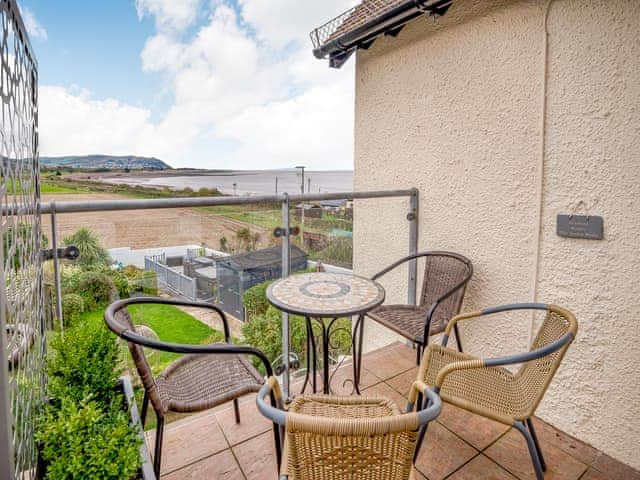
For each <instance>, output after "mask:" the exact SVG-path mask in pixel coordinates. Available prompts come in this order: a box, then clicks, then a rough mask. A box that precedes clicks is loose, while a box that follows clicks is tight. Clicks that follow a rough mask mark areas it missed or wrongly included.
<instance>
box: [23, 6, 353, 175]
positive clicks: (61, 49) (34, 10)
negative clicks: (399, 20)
mask: <svg viewBox="0 0 640 480" xmlns="http://www.w3.org/2000/svg"><path fill="white" fill-rule="evenodd" d="M355 3H357V0H109V1H98V0H89V1H88V0H56V1H55V2H54V1H51V0H20V8H21V10H22V14H23V18H24V20H25V25H26V26H27V30H28V33H29V37H30V40H31V44H32V46H33V49H34V51H35V54H36V58H37V60H38V67H39V68H38V71H39V132H40V155H42V156H61V155H86V154H98V153H99V154H109V155H140V156H155V157H157V158H160V159H162V160H164V161H166V162H167V163H169V164H170V165H171V166H173V167H197V168H229V169H268V168H290V167H293V166H295V165H306V166H307V167H308V168H310V169H314V170H330V169H352V168H353V110H354V98H353V97H354V70H353V65H354V62H353V61H351V62H348V63H347V64H346V65H345V66H344V67H343V68H342V69H340V70H335V69H330V68H329V67H328V64H327V61H326V60H325V61H323V60H318V59H316V58H315V57H314V56H313V54H312V45H311V42H310V40H309V32H310V31H311V30H313V28H315V27H317V26H319V25H321V24H322V23H324V22H326V21H327V20H329V19H331V18H333V17H334V16H336V15H338V14H339V13H341V12H342V11H344V10H346V9H347V8H349V7H350V6H352V5H354V4H355Z"/></svg>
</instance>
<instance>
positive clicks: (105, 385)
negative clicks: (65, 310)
mask: <svg viewBox="0 0 640 480" xmlns="http://www.w3.org/2000/svg"><path fill="white" fill-rule="evenodd" d="M118 359H119V348H118V345H117V343H116V336H115V335H114V334H113V333H111V332H110V331H109V330H108V329H107V327H106V326H105V325H104V323H102V322H100V323H79V324H77V325H75V326H72V327H71V328H69V329H67V330H66V331H65V332H64V334H63V333H62V332H61V333H58V334H57V335H56V336H55V337H54V338H53V340H52V342H51V352H50V357H49V359H48V362H47V373H48V377H49V385H48V389H49V394H50V395H51V396H52V397H53V398H56V399H63V398H70V399H72V400H75V401H76V402H79V401H80V400H82V399H83V398H85V397H86V396H88V395H92V398H94V399H95V400H96V401H98V402H99V403H101V404H103V405H107V404H108V403H109V402H110V399H111V398H112V397H113V387H114V385H115V384H116V381H117V380H118V375H119V371H118V369H117V364H118Z"/></svg>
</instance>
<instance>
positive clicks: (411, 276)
mask: <svg viewBox="0 0 640 480" xmlns="http://www.w3.org/2000/svg"><path fill="white" fill-rule="evenodd" d="M384 198H407V199H408V200H409V201H408V205H407V209H406V211H405V213H404V215H406V221H407V222H408V224H409V228H408V238H407V253H408V254H412V253H415V252H416V251H417V245H418V215H417V212H418V191H417V190H416V189H404V190H384V191H370V192H338V193H319V194H295V195H289V194H286V193H284V194H280V195H267V196H243V197H238V196H233V197H230V196H219V197H189V198H162V199H131V200H95V201H65V202H50V203H43V204H42V205H41V209H40V210H41V213H42V214H43V215H49V216H50V222H51V231H50V239H51V245H50V246H51V248H52V251H53V269H54V285H55V299H56V303H55V313H56V317H57V319H58V320H59V321H60V322H64V319H63V311H62V287H61V281H60V259H59V258H58V255H59V252H60V251H59V249H58V247H59V231H58V230H59V228H58V227H59V222H60V219H59V216H60V215H65V214H72V213H89V212H115V211H120V212H126V211H132V210H149V211H150V213H151V211H153V210H159V209H175V208H198V207H222V206H232V205H254V206H255V205H269V206H273V205H274V204H275V205H278V204H279V206H280V210H281V224H280V225H279V228H276V229H275V230H276V232H275V233H276V235H278V236H280V239H281V248H282V267H281V274H282V276H288V275H289V274H290V273H291V262H290V254H291V246H292V242H291V228H292V218H291V217H292V215H291V210H292V207H295V206H296V205H297V204H302V205H304V204H311V203H314V202H320V201H324V200H345V201H353V200H368V199H384ZM5 213H15V212H5ZM85 226H87V227H89V228H90V227H91V225H85ZM167 228H171V226H167ZM43 233H46V232H43ZM153 270H154V271H155V270H156V268H153ZM171 273H172V274H174V276H180V277H184V275H180V274H177V273H175V272H173V271H172V272H171ZM416 277H417V265H416V263H415V261H414V262H412V263H411V264H410V265H409V273H408V283H407V285H408V288H407V298H408V301H409V302H410V303H415V299H416ZM162 278H165V277H164V276H163V277H162ZM185 278H188V277H185ZM168 282H169V279H168V278H166V279H165V280H164V283H165V284H168ZM174 283H175V282H174ZM171 290H173V291H174V292H177V291H179V290H182V291H183V290H184V289H176V288H173V289H171ZM191 293H192V295H191V296H189V295H186V296H187V297H195V295H196V294H195V292H191ZM282 324H283V336H282V358H283V359H287V358H289V353H290V352H289V316H288V314H286V313H283V314H282ZM283 370H284V371H283V387H284V390H285V392H287V393H288V392H289V390H290V380H289V379H290V371H289V362H286V361H285V362H284V364H283Z"/></svg>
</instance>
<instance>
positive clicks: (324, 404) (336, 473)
mask: <svg viewBox="0 0 640 480" xmlns="http://www.w3.org/2000/svg"><path fill="white" fill-rule="evenodd" d="M268 393H272V394H275V398H276V401H277V402H278V406H279V408H273V407H271V406H269V405H267V404H266V403H265V402H264V397H265V395H267V394H268ZM419 393H420V395H425V397H426V398H428V399H429V406H428V407H427V408H425V409H422V410H418V411H416V412H414V411H413V410H414V406H415V405H416V400H417V398H418V394H419ZM256 401H257V404H258V409H259V410H260V412H261V413H262V414H263V415H264V416H265V417H267V418H269V419H270V420H271V421H272V422H274V425H279V426H280V427H281V428H283V429H285V430H286V439H285V444H284V450H283V460H282V463H281V466H280V475H281V477H280V478H281V480H407V479H409V478H413V477H412V475H411V472H412V470H413V468H412V467H413V461H412V459H413V452H414V450H415V447H416V439H417V436H418V430H419V429H420V427H423V426H426V425H427V423H428V422H430V421H431V420H433V419H434V418H436V417H437V416H438V415H439V414H440V410H441V402H440V398H439V397H438V395H436V394H435V393H434V392H433V391H432V390H430V389H429V388H427V386H426V385H425V384H424V383H422V382H415V383H414V384H413V387H412V389H411V393H410V394H409V404H408V405H407V412H408V413H404V414H403V413H400V410H399V408H398V407H397V406H396V405H395V403H394V402H392V401H390V400H388V399H386V398H384V397H359V396H357V397H338V396H332V395H302V396H299V397H297V398H296V399H294V400H293V402H292V403H291V404H290V406H289V409H288V411H284V410H283V407H282V395H281V393H280V387H279V386H278V381H277V380H276V379H275V378H274V377H271V378H269V379H268V380H267V382H266V383H265V384H264V385H263V386H262V388H261V389H260V392H259V393H258V398H257V400H256ZM281 437H284V435H281Z"/></svg>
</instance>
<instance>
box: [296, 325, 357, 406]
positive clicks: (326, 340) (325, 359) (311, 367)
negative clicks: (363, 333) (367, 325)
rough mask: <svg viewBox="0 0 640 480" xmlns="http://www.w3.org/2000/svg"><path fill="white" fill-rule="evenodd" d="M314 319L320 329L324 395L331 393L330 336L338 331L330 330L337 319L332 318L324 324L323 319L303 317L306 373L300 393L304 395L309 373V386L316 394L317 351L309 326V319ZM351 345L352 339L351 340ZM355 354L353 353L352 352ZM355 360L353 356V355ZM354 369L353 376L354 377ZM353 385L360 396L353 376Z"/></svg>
mask: <svg viewBox="0 0 640 480" xmlns="http://www.w3.org/2000/svg"><path fill="white" fill-rule="evenodd" d="M312 318H313V319H314V320H315V321H317V322H318V324H319V325H320V327H321V328H322V392H323V393H325V394H329V393H331V386H330V383H331V378H330V375H329V368H330V365H329V348H330V346H331V334H332V333H335V332H336V331H339V330H340V329H339V328H338V330H332V329H333V327H334V325H335V324H336V321H337V320H338V317H334V318H332V319H331V321H330V322H329V323H328V324H326V323H325V322H324V319H322V318H315V317H305V323H306V327H307V373H306V374H305V378H304V383H303V384H302V390H301V392H300V393H304V391H305V389H306V388H307V385H308V384H309V374H310V372H311V373H312V374H313V377H312V379H311V385H312V387H313V393H317V391H318V389H317V351H316V339H315V336H314V334H313V325H312V324H311V319H312ZM360 344H361V345H362V339H360ZM352 345H353V339H352ZM354 353H355V351H354ZM354 358H355V355H354ZM355 372H356V370H355V368H354V375H355ZM353 383H354V385H355V390H356V392H358V394H360V391H359V390H358V387H357V381H356V379H355V376H354V380H353Z"/></svg>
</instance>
